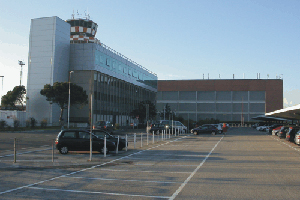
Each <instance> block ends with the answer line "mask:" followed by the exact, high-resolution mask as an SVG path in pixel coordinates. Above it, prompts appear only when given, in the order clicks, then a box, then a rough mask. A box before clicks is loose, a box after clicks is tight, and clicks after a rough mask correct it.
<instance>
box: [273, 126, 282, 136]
mask: <svg viewBox="0 0 300 200" xmlns="http://www.w3.org/2000/svg"><path fill="white" fill-rule="evenodd" d="M281 127H282V126H278V127H276V128H274V129H273V130H272V135H278V132H279V131H280V129H281Z"/></svg>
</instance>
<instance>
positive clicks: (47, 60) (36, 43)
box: [26, 17, 70, 125]
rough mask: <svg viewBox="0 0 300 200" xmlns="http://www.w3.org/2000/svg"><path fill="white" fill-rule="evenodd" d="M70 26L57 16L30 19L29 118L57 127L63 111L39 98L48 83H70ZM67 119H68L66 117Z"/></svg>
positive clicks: (41, 97) (27, 108)
mask: <svg viewBox="0 0 300 200" xmlns="http://www.w3.org/2000/svg"><path fill="white" fill-rule="evenodd" d="M69 55H70V25H69V24H68V23H66V22H65V21H63V20H62V19H60V18H58V17H44V18H38V19H32V20H31V27H30V36H29V57H28V63H29V64H28V80H27V103H26V104H27V105H26V112H27V117H28V118H30V117H33V118H35V119H36V120H37V121H38V122H40V121H41V120H43V119H47V121H48V124H49V125H58V121H59V114H60V109H59V107H58V106H57V105H56V104H50V103H49V102H48V101H46V98H45V97H44V96H42V95H40V91H41V90H42V89H43V88H44V85H45V84H51V85H53V83H55V82H64V81H68V71H69ZM64 118H65V117H64Z"/></svg>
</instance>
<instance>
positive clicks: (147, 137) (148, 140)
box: [147, 132, 149, 146]
mask: <svg viewBox="0 0 300 200" xmlns="http://www.w3.org/2000/svg"><path fill="white" fill-rule="evenodd" d="M148 137H149V134H148V132H147V146H148V145H149V140H148V139H149V138H148Z"/></svg>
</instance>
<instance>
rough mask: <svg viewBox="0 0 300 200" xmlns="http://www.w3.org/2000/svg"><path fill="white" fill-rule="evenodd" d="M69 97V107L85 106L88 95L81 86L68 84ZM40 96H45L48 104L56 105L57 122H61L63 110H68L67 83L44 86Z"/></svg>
mask: <svg viewBox="0 0 300 200" xmlns="http://www.w3.org/2000/svg"><path fill="white" fill-rule="evenodd" d="M70 89H71V93H70V94H71V95H70V105H74V104H82V105H84V104H87V103H88V101H87V99H88V95H87V94H86V91H84V90H83V88H82V87H81V86H78V85H76V84H73V83H70ZM40 94H41V95H43V96H46V100H47V101H49V102H50V103H56V104H58V106H59V107H60V116H59V122H62V115H63V112H64V109H66V108H68V100H69V83H68V82H55V83H54V84H53V86H51V85H50V84H46V85H44V89H42V90H41V91H40Z"/></svg>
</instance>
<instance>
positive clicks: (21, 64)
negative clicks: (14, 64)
mask: <svg viewBox="0 0 300 200" xmlns="http://www.w3.org/2000/svg"><path fill="white" fill-rule="evenodd" d="M19 65H20V66H21V71H20V86H21V85H22V67H23V65H25V63H23V61H20V60H19Z"/></svg>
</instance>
